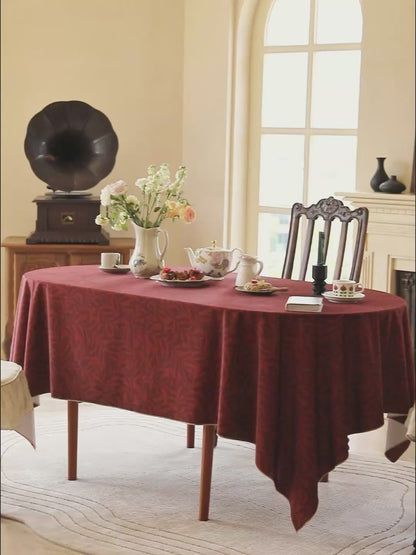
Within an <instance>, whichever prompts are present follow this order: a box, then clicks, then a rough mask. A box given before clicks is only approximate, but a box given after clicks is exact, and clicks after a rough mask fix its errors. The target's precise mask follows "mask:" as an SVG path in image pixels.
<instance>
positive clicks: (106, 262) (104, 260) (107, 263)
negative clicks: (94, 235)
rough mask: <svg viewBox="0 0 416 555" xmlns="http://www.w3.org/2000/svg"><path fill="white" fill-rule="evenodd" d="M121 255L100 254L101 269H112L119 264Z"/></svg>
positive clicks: (114, 253) (117, 253) (112, 253)
mask: <svg viewBox="0 0 416 555" xmlns="http://www.w3.org/2000/svg"><path fill="white" fill-rule="evenodd" d="M120 262H121V255H120V253H119V252H102V253H101V268H114V267H115V265H116V264H120Z"/></svg>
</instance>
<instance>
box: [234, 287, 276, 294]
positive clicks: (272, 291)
mask: <svg viewBox="0 0 416 555" xmlns="http://www.w3.org/2000/svg"><path fill="white" fill-rule="evenodd" d="M235 290H236V291H241V293H249V294H250V295H271V294H272V293H275V292H276V291H279V287H272V288H271V289H260V290H259V291H248V290H247V289H244V286H243V285H237V286H236V287H235Z"/></svg>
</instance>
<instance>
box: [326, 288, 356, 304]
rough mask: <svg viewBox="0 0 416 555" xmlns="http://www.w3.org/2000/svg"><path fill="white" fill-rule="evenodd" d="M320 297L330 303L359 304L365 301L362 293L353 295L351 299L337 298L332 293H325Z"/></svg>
mask: <svg viewBox="0 0 416 555" xmlns="http://www.w3.org/2000/svg"><path fill="white" fill-rule="evenodd" d="M322 296H323V297H324V298H325V299H326V300H327V301H331V303H359V302H360V301H362V300H363V299H365V295H364V293H355V294H354V296H353V297H338V296H337V295H334V294H333V292H332V291H325V293H322Z"/></svg>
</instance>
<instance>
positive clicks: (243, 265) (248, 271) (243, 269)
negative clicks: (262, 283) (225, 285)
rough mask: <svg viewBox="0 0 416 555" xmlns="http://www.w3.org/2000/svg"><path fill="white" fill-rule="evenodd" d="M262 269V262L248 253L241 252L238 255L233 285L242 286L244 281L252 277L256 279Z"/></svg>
mask: <svg viewBox="0 0 416 555" xmlns="http://www.w3.org/2000/svg"><path fill="white" fill-rule="evenodd" d="M262 270H263V262H261V261H260V260H257V258H255V257H254V256H250V255H249V254H242V255H241V256H240V265H239V267H238V272H237V277H236V279H235V285H236V286H237V287H242V286H243V285H244V284H245V283H247V282H249V281H251V280H252V279H257V278H258V277H259V275H260V274H261V272H262Z"/></svg>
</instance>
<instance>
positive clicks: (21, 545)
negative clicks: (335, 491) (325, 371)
mask: <svg viewBox="0 0 416 555" xmlns="http://www.w3.org/2000/svg"><path fill="white" fill-rule="evenodd" d="M384 445H385V429H384V428H380V429H378V430H374V431H372V432H367V433H365V434H357V435H354V436H351V437H350V451H351V452H352V453H359V454H362V455H365V454H367V455H369V456H380V453H383V452H384ZM401 460H406V461H410V462H412V461H413V462H414V461H415V444H414V443H412V444H411V445H410V447H409V448H408V450H407V451H406V453H404V454H403V456H402V457H401ZM28 553H30V555H71V554H72V555H74V554H76V553H78V552H76V551H72V550H70V549H65V548H64V547H60V546H58V545H55V544H52V543H49V542H47V541H46V540H44V539H42V538H40V537H38V536H37V535H36V534H35V533H33V532H32V531H31V530H30V529H29V528H28V527H27V526H25V525H23V524H21V523H19V522H15V521H12V520H8V519H3V518H2V519H1V555H27V554H28Z"/></svg>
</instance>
